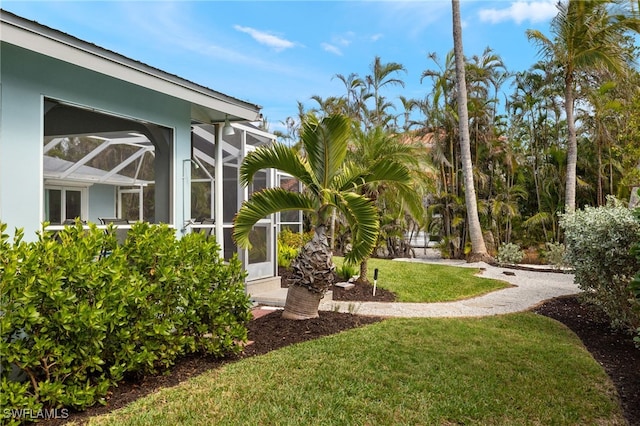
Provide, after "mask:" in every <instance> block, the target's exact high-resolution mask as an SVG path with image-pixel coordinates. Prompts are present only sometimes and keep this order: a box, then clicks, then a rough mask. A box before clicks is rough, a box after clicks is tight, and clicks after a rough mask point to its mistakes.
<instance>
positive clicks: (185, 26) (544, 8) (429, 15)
mask: <svg viewBox="0 0 640 426" xmlns="http://www.w3.org/2000/svg"><path fill="white" fill-rule="evenodd" d="M555 2H556V0H519V1H509V0H498V1H489V0H462V2H461V17H462V21H463V22H462V28H463V29H462V35H463V44H464V54H465V56H467V57H471V56H473V55H478V56H480V55H482V53H483V51H484V50H485V48H487V47H490V48H491V49H493V51H494V53H496V54H498V55H500V57H501V58H502V60H503V62H504V63H505V65H506V67H507V69H508V70H509V71H514V72H515V71H524V70H526V69H528V68H529V67H530V66H531V65H533V63H535V62H536V61H537V60H538V59H539V56H538V53H537V50H536V47H535V45H533V44H532V43H531V42H529V41H528V40H527V37H526V34H525V31H526V30H527V29H538V30H540V31H542V32H543V33H548V29H549V23H550V21H551V19H552V18H553V17H554V16H555V14H556V12H557V9H556V7H555ZM0 6H1V7H2V8H3V9H5V10H8V11H10V12H12V13H15V14H17V15H20V16H22V17H23V18H27V19H30V20H34V21H37V22H38V23H40V24H43V25H46V26H49V27H51V28H54V29H56V30H60V31H63V32H65V33H68V34H70V35H72V36H75V37H78V38H80V39H82V40H85V41H88V42H91V43H94V44H96V45H98V46H100V47H103V48H106V49H109V50H113V51H115V52H118V53H120V54H122V55H124V56H127V57H129V58H131V59H134V60H137V61H141V62H144V63H146V64H148V65H151V66H153V67H156V68H159V69H161V70H163V71H166V72H169V73H172V74H176V75H178V76H180V77H182V78H185V79H187V80H190V81H193V82H195V83H198V84H201V85H203V86H206V87H209V88H211V89H213V90H216V91H219V92H222V93H224V94H226V95H229V96H232V97H235V98H238V99H242V100H244V101H248V102H251V103H254V104H257V105H260V106H261V107H262V112H263V115H264V117H265V118H266V120H267V122H268V126H269V130H270V131H275V130H280V131H283V130H284V125H283V122H284V121H285V119H286V118H287V117H289V116H292V117H296V116H297V112H298V107H297V102H302V103H303V104H304V106H305V107H306V108H307V109H308V108H312V107H316V106H317V103H316V102H315V101H313V100H312V99H311V97H312V96H320V97H321V98H322V99H326V98H328V97H329V96H342V95H344V94H345V93H346V89H345V87H344V84H343V83H342V82H341V81H340V80H339V79H338V78H336V77H335V76H336V75H337V74H342V75H344V76H345V77H346V76H348V75H349V74H351V73H356V74H358V75H359V76H360V77H364V76H366V75H367V74H371V64H372V63H373V61H374V58H375V57H376V56H379V57H380V59H381V61H382V63H389V62H397V63H400V64H402V65H403V66H404V67H405V69H406V73H400V74H397V75H396V77H397V78H401V79H402V80H403V81H404V82H405V87H404V88H402V87H399V86H396V87H388V88H386V89H385V90H384V91H383V93H382V95H384V96H385V97H386V98H387V99H391V100H394V101H396V102H397V99H398V96H404V97H406V98H415V99H423V98H424V97H425V96H426V95H427V93H428V92H430V90H431V85H430V81H429V80H424V81H423V82H421V81H420V77H421V75H422V72H423V71H425V70H427V69H437V68H438V65H437V64H436V63H434V62H433V61H432V60H431V59H429V55H430V54H432V53H436V54H437V56H438V57H439V58H440V60H441V61H444V58H445V56H446V54H447V53H448V52H449V51H451V50H452V48H453V36H452V22H451V2H450V1H449V0H414V1H375V0H373V1H372V0H369V1H364V0H362V1H335V0H334V1H211V0H210V1H205V0H200V1H52V0H47V1H29V0H26V1H25V0H22V1H12V0H2V1H1V2H0ZM506 91H507V92H509V93H510V89H509V88H506ZM401 112H402V111H401V110H400V109H397V110H396V113H397V114H400V113H401Z"/></svg>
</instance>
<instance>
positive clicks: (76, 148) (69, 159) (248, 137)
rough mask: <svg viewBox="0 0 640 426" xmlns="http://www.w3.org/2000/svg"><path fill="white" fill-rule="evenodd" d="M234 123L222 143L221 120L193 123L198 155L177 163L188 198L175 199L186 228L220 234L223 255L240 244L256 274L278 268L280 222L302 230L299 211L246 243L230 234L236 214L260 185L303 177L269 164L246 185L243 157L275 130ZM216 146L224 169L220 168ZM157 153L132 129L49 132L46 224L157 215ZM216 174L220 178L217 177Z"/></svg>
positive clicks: (259, 229)
mask: <svg viewBox="0 0 640 426" xmlns="http://www.w3.org/2000/svg"><path fill="white" fill-rule="evenodd" d="M98 127H100V126H98ZM230 129H232V130H229V129H227V130H226V131H225V132H223V133H227V134H223V135H222V139H221V141H222V143H221V144H219V145H218V144H216V131H217V127H216V126H214V125H207V124H199V123H193V124H192V134H191V144H192V151H191V152H192V156H191V159H188V160H184V161H183V163H182V165H181V167H179V168H178V169H179V170H180V173H181V176H180V182H181V183H182V185H184V188H182V189H183V194H185V197H184V198H185V199H184V200H176V201H177V202H178V203H179V204H181V205H182V206H181V207H182V209H183V217H185V218H187V220H185V223H184V224H182V227H181V229H180V231H181V232H182V233H186V232H204V233H206V234H207V235H222V236H223V238H222V241H221V243H222V244H221V245H222V248H223V253H224V257H225V258H227V259H228V258H230V257H231V256H232V255H233V254H234V253H236V252H237V253H238V254H239V256H240V257H241V258H242V259H243V263H244V264H245V265H246V269H247V272H248V273H249V276H250V278H255V279H257V278H262V277H269V276H273V275H274V273H275V271H276V268H277V266H276V241H275V240H276V235H277V232H278V231H279V229H281V228H282V227H287V228H289V229H292V230H294V231H300V230H301V225H302V223H301V219H302V218H301V214H300V213H299V212H287V213H283V214H278V215H274V216H273V217H268V218H264V219H263V220H261V221H260V222H259V223H258V224H257V225H256V227H255V229H254V231H253V234H252V237H251V239H252V243H253V247H252V248H251V249H250V250H240V251H238V248H237V246H236V245H235V243H234V241H233V239H232V228H233V218H234V216H235V214H236V212H237V211H238V209H239V208H240V206H241V204H242V202H243V201H244V200H246V199H247V198H248V197H250V196H251V194H252V193H253V192H254V191H258V190H261V189H263V188H266V187H273V186H277V185H282V186H285V187H287V188H288V189H294V190H295V189H297V188H298V184H297V182H296V181H295V180H294V179H292V178H291V177H289V176H287V175H283V174H280V173H276V172H275V171H274V170H264V171H262V172H260V173H258V174H257V176H256V178H255V180H254V182H253V183H252V184H251V185H250V186H249V187H248V188H243V187H241V186H240V185H239V179H238V172H239V166H240V164H241V162H242V159H243V158H244V157H245V156H246V155H247V153H248V152H250V151H252V150H254V149H256V148H257V147H258V146H261V145H265V144H270V143H273V142H274V140H275V136H274V135H272V134H270V133H268V132H265V131H263V130H261V129H259V128H258V127H256V126H254V125H252V124H249V123H247V124H242V123H233V124H230ZM57 133H60V132H57ZM218 149H219V150H220V155H219V157H220V158H221V161H220V164H221V166H222V167H220V168H219V172H220V175H221V176H218V175H217V174H216V168H217V165H218V163H217V162H216V158H218V152H217V150H218ZM155 156H156V148H155V145H154V143H153V142H152V141H151V140H150V138H149V137H148V136H147V135H145V134H143V133H141V132H136V131H132V130H121V131H110V132H93V133H84V134H68V135H65V134H56V135H49V136H45V137H44V141H43V177H44V189H45V192H44V197H45V199H44V204H43V205H44V209H45V212H44V216H45V220H46V221H48V222H49V223H50V225H49V227H48V229H53V230H55V229H59V227H61V226H62V225H63V224H64V223H69V222H70V221H73V220H75V219H76V218H79V219H81V220H83V221H85V222H94V223H97V224H101V222H102V221H103V220H104V218H113V219H114V220H118V221H120V220H122V221H123V222H128V223H129V225H126V224H125V225H123V224H122V223H120V224H117V223H116V227H121V228H129V227H130V224H131V223H134V222H137V221H147V222H152V223H156V222H158V221H157V220H156V219H155V212H156V203H155V197H156V192H157V191H156V188H155V170H156V167H155V164H154V162H155ZM218 179H219V181H220V182H221V185H220V186H217V185H216V181H217V180H218ZM189 196H190V200H188V198H189ZM216 206H221V208H220V209H217V208H216ZM108 220H111V219H108Z"/></svg>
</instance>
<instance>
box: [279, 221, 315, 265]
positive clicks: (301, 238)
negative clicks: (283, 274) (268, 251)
mask: <svg viewBox="0 0 640 426" xmlns="http://www.w3.org/2000/svg"><path fill="white" fill-rule="evenodd" d="M312 237H313V232H307V233H304V234H301V233H300V232H293V231H291V230H290V229H288V228H285V229H283V230H282V232H280V234H278V266H281V267H283V268H290V267H291V262H292V261H293V259H295V258H296V257H297V256H298V253H300V249H301V248H302V247H303V246H304V245H305V244H306V243H308V242H309V241H311V238H312Z"/></svg>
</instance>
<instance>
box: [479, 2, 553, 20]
mask: <svg viewBox="0 0 640 426" xmlns="http://www.w3.org/2000/svg"><path fill="white" fill-rule="evenodd" d="M557 13H558V9H557V8H556V2H555V0H536V1H516V2H513V3H511V5H510V6H509V7H507V8H505V9H481V10H480V11H479V12H478V15H479V16H480V20H481V21H483V22H489V23H492V24H497V23H500V22H504V21H514V22H515V23H517V24H520V23H522V22H524V21H529V22H530V23H538V22H544V21H547V20H549V19H551V18H553V17H554V16H555V15H556V14H557Z"/></svg>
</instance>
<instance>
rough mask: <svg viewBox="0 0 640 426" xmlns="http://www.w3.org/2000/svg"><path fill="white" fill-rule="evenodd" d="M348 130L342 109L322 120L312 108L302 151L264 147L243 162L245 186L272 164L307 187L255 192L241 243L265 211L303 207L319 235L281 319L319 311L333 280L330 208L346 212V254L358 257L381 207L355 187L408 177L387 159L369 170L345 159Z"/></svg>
mask: <svg viewBox="0 0 640 426" xmlns="http://www.w3.org/2000/svg"><path fill="white" fill-rule="evenodd" d="M350 136H351V124H350V120H349V119H348V118H347V117H345V116H344V115H337V114H335V115H330V116H327V117H324V118H322V119H319V118H317V117H316V116H314V115H311V114H309V115H307V117H306V118H305V121H304V123H303V125H302V131H301V134H300V138H301V143H302V145H303V150H302V151H298V152H296V151H293V150H291V149H290V148H288V147H286V146H284V145H282V144H273V145H268V146H262V147H260V148H258V149H257V150H255V151H254V152H252V153H250V154H249V155H247V157H245V159H244V161H243V163H242V165H241V166H240V181H241V183H242V184H243V185H248V184H249V183H250V182H251V181H252V180H253V177H254V175H255V174H256V173H257V172H258V171H259V170H262V169H267V168H273V169H276V170H281V171H283V172H285V173H288V174H290V175H291V176H293V177H295V178H297V179H298V180H299V181H300V182H301V183H302V184H303V185H304V187H305V190H304V191H303V192H301V193H297V192H289V191H287V190H285V189H283V188H269V189H265V190H263V191H260V192H257V193H254V194H253V195H252V197H251V198H250V199H249V200H248V201H246V202H245V203H244V204H243V205H242V207H241V208H240V210H239V211H238V213H237V215H236V217H235V219H234V230H233V236H234V239H235V241H236V243H237V244H238V246H240V247H249V246H250V245H251V244H250V241H249V235H250V233H251V229H252V227H253V225H255V223H256V222H257V221H258V220H260V219H261V218H263V217H265V216H268V215H270V214H273V213H276V212H280V211H286V210H302V211H304V212H306V213H307V214H308V215H309V217H310V220H311V223H312V226H313V229H314V231H315V232H314V236H313V239H312V240H311V241H310V242H309V243H308V244H306V245H305V246H304V247H303V249H302V250H301V251H300V254H299V255H298V257H297V258H296V259H295V260H294V262H293V263H292V268H293V272H294V278H295V283H294V285H292V286H291V287H290V288H289V292H288V294H287V300H286V302H285V308H284V312H283V314H282V316H283V318H287V319H308V318H316V317H318V306H319V304H320V299H321V298H322V297H323V296H324V294H325V293H326V291H327V290H328V289H329V288H330V286H331V285H332V284H333V270H334V268H335V266H334V264H333V261H332V252H331V250H330V248H329V243H328V241H327V235H326V232H327V229H328V227H329V223H330V220H331V212H332V210H333V209H334V208H335V209H337V210H338V212H340V213H341V214H342V215H343V216H344V217H345V219H346V222H347V224H348V226H349V228H350V231H351V238H352V240H351V243H352V247H351V250H350V251H348V252H347V253H346V254H345V258H346V260H347V261H349V262H351V263H358V262H360V261H361V260H362V259H364V258H365V257H366V256H368V255H369V254H370V253H371V251H372V250H373V248H374V246H375V244H376V241H377V237H378V231H379V226H380V225H379V219H378V210H377V209H376V207H375V205H374V204H373V203H372V202H371V200H369V199H368V198H366V197H364V196H363V195H361V194H359V193H358V188H359V186H360V185H362V184H363V183H367V182H371V181H376V180H388V181H398V182H409V176H408V174H407V173H406V171H405V170H402V169H399V168H397V167H395V166H394V165H393V164H392V163H390V162H385V161H381V162H380V163H378V165H377V166H376V168H375V169H373V170H372V169H370V168H367V169H364V168H362V167H359V166H357V165H355V164H353V163H351V162H350V161H347V160H346V156H347V150H348V143H349V138H350ZM301 152H304V154H305V155H306V156H305V157H303V156H302V154H301Z"/></svg>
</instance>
